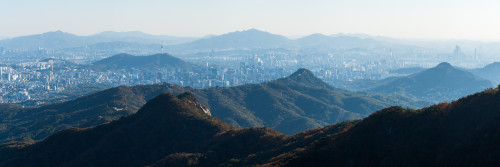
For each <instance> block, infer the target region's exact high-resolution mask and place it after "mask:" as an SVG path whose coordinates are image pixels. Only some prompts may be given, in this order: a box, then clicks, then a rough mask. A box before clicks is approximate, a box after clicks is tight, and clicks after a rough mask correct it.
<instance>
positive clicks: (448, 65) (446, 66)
mask: <svg viewBox="0 0 500 167" xmlns="http://www.w3.org/2000/svg"><path fill="white" fill-rule="evenodd" d="M436 68H453V66H452V65H451V64H450V63H448V62H442V63H439V64H438V65H437V66H436Z"/></svg>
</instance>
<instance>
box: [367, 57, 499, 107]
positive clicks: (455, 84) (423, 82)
mask: <svg viewBox="0 0 500 167" xmlns="http://www.w3.org/2000/svg"><path fill="white" fill-rule="evenodd" d="M383 82H384V83H383V84H378V86H376V87H374V88H371V89H369V90H368V91H372V92H379V93H392V94H402V95H406V96H410V97H415V98H417V99H420V100H427V101H434V102H442V101H451V100H456V99H458V98H460V97H463V96H466V95H469V94H472V93H475V92H480V91H483V90H485V89H487V88H490V87H492V86H493V83H492V82H491V81H489V80H486V79H483V78H481V77H479V76H476V75H474V74H472V73H470V72H467V71H463V70H460V69H457V68H455V67H453V66H451V65H450V64H449V63H441V64H439V65H437V66H436V67H434V68H430V69H427V70H424V71H421V72H418V73H415V74H412V75H409V76H405V77H400V78H392V79H390V80H383Z"/></svg>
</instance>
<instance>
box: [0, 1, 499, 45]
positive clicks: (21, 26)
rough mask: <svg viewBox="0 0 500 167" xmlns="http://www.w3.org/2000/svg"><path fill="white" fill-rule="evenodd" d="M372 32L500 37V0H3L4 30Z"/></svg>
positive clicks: (181, 33) (401, 35)
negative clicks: (253, 29)
mask: <svg viewBox="0 0 500 167" xmlns="http://www.w3.org/2000/svg"><path fill="white" fill-rule="evenodd" d="M249 28H256V29H259V30H264V31H268V32H271V33H276V34H282V35H287V36H296V35H308V34H311V33H323V34H335V33H339V32H342V33H365V34H370V35H382V36H390V37H399V38H430V39H474V40H499V41H500V1H498V0H345V1H339V0H300V1H299V0H178V1H170V0H1V1H0V36H11V37H12V36H20V35H28V34H36V33H43V32H47V31H55V30H62V31H65V32H70V33H74V34H78V35H91V34H95V33H98V32H101V31H107V30H111V31H135V30H139V31H143V32H146V33H150V34H163V35H174V36H198V37H199V36H204V35H208V34H223V33H227V32H232V31H237V30H245V29H249Z"/></svg>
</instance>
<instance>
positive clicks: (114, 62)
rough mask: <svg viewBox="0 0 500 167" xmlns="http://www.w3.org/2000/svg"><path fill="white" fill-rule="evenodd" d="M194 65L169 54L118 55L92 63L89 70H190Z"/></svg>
mask: <svg viewBox="0 0 500 167" xmlns="http://www.w3.org/2000/svg"><path fill="white" fill-rule="evenodd" d="M193 66H195V65H193V64H190V63H187V62H185V61H183V60H181V59H179V58H177V57H174V56H171V55H169V54H166V53H164V54H155V55H149V56H133V55H129V54H125V53H122V54H118V55H114V56H111V57H108V58H105V59H102V60H99V61H96V62H94V63H92V65H91V66H90V68H92V69H94V70H116V69H133V68H136V69H150V70H154V69H156V68H178V69H190V68H191V67H193Z"/></svg>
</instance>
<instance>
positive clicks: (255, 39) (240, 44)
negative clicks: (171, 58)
mask: <svg viewBox="0 0 500 167" xmlns="http://www.w3.org/2000/svg"><path fill="white" fill-rule="evenodd" d="M389 44H391V43H388V42H383V41H377V40H374V39H365V38H360V37H356V36H340V35H336V36H327V35H323V34H312V35H309V36H305V37H302V38H299V39H295V40H292V39H289V38H286V37H284V36H281V35H276V34H271V33H268V32H264V31H260V30H256V29H249V30H245V31H236V32H231V33H227V34H223V35H219V36H213V37H209V38H204V39H199V40H196V41H193V42H188V43H183V44H179V45H171V46H169V47H168V49H169V50H171V51H173V52H176V53H177V52H183V51H184V52H188V51H191V52H192V51H195V52H196V51H209V50H212V49H213V50H218V51H221V50H245V49H263V48H296V49H326V50H330V49H352V48H367V47H368V48H373V47H383V46H388V45H389ZM391 45H393V46H399V45H398V44H394V43H392V44H391Z"/></svg>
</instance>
